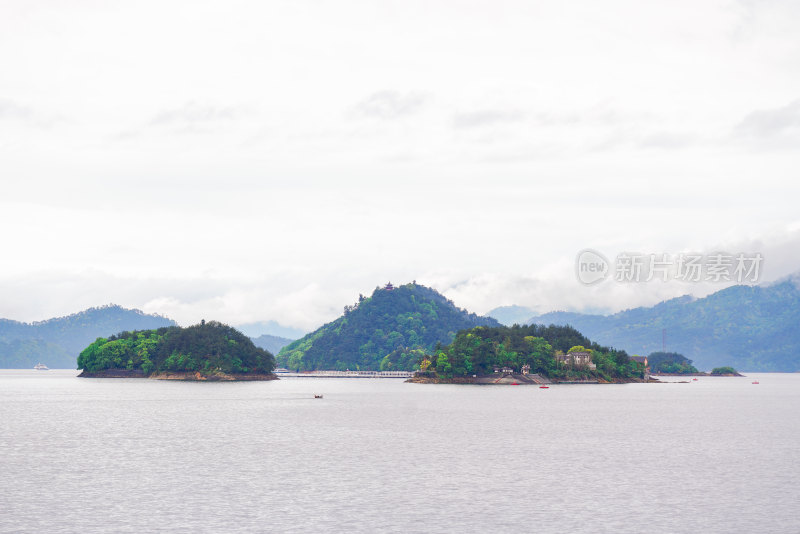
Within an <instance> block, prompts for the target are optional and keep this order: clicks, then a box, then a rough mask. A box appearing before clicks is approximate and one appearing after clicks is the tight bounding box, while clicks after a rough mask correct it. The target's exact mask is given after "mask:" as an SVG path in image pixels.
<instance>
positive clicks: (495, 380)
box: [406, 374, 663, 386]
mask: <svg viewBox="0 0 800 534" xmlns="http://www.w3.org/2000/svg"><path fill="white" fill-rule="evenodd" d="M532 376H533V375H517V374H513V375H505V376H502V377H497V376H492V375H488V376H478V377H472V376H458V377H453V378H441V377H436V376H413V377H411V378H409V379H408V380H406V382H411V383H413V384H476V385H481V384H482V385H517V386H523V385H545V384H547V385H551V384H642V383H655V384H662V383H663V382H661V381H660V380H658V379H657V378H653V377H650V378H648V379H647V380H645V379H643V378H617V379H613V380H612V381H610V382H609V381H607V380H604V379H602V378H597V379H594V380H579V381H576V380H558V379H553V378H547V377H540V376H538V375H536V377H537V378H535V379H534V378H531V377H532Z"/></svg>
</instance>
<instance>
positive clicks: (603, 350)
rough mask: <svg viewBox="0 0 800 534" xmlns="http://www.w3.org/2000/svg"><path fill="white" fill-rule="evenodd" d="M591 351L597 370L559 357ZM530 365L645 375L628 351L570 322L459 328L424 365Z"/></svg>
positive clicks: (455, 368)
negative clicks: (596, 340)
mask: <svg viewBox="0 0 800 534" xmlns="http://www.w3.org/2000/svg"><path fill="white" fill-rule="evenodd" d="M577 351H581V352H583V351H587V352H590V353H591V355H592V362H593V363H594V364H596V366H597V368H596V369H590V368H588V367H576V366H572V365H569V364H565V363H563V362H562V363H559V362H557V361H556V358H555V356H556V353H557V352H561V353H569V352H577ZM523 365H530V372H531V373H539V374H542V375H544V376H548V377H551V378H561V379H567V380H570V379H575V380H580V379H584V378H597V377H599V378H603V379H605V380H613V379H616V378H631V377H641V376H642V374H643V371H644V367H643V366H642V364H639V363H637V362H636V361H634V360H631V359H630V358H629V357H628V355H627V354H626V353H625V351H621V350H615V349H612V348H609V347H602V346H600V345H598V344H597V343H594V342H592V341H590V340H589V339H588V338H587V337H586V336H584V335H583V334H581V333H580V332H578V331H577V330H575V329H574V328H572V327H569V326H554V325H550V326H544V325H530V326H519V325H514V326H512V327H506V326H500V327H479V328H472V329H470V330H465V331H462V332H459V333H458V335H457V336H456V338H455V339H454V340H453V342H452V343H451V344H450V345H448V346H445V347H441V346H440V347H437V350H435V351H433V353H432V354H430V355H427V356H425V357H424V358H423V360H422V362H421V364H420V368H421V369H422V370H423V371H425V372H427V373H428V374H435V375H438V376H439V377H443V378H452V377H457V376H471V375H473V374H475V375H486V374H489V373H492V372H493V371H494V368H496V367H510V368H511V369H513V370H514V371H517V372H519V371H520V370H521V368H522V366H523Z"/></svg>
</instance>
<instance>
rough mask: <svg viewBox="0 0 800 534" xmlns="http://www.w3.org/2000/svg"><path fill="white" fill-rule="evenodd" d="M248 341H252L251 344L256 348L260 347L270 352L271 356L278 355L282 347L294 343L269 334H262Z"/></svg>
mask: <svg viewBox="0 0 800 534" xmlns="http://www.w3.org/2000/svg"><path fill="white" fill-rule="evenodd" d="M250 339H252V340H253V343H255V345H256V347H260V348H262V349H264V350H266V351H269V352H271V353H272V354H278V353H279V352H280V351H281V349H282V348H283V347H285V346H286V345H288V344H289V343H291V342H292V341H294V339H289V338H285V337H280V336H271V335H269V334H262V335H260V336H258V337H251V338H250Z"/></svg>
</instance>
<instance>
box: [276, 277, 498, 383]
mask: <svg viewBox="0 0 800 534" xmlns="http://www.w3.org/2000/svg"><path fill="white" fill-rule="evenodd" d="M497 324H498V323H497V321H495V320H494V319H491V318H487V317H479V316H477V315H475V314H471V313H467V312H466V311H464V310H461V309H459V308H457V307H456V306H455V305H454V304H453V303H452V302H451V301H449V300H447V299H446V298H445V297H444V296H442V295H441V294H439V293H437V292H436V291H435V290H433V289H431V288H428V287H425V286H421V285H418V284H416V283H411V284H406V285H404V286H400V287H397V288H394V289H392V290H388V289H385V288H375V291H374V292H373V293H372V296H370V297H364V296H363V295H361V296H360V297H359V300H358V302H356V303H355V304H354V305H352V306H345V310H344V315H342V316H341V317H339V318H338V319H336V320H335V321H333V322H331V323H328V324H326V325H324V326H322V327H321V328H319V329H318V330H316V331H314V332H312V333H310V334H308V335H307V336H305V337H303V338H302V339H298V340H297V341H295V342H293V343H291V344H289V345H287V346H286V347H284V348H283V349H282V350H281V352H280V353H279V354H278V358H277V359H278V365H280V366H282V367H287V368H289V369H292V370H304V371H306V370H307V371H311V370H315V369H333V370H345V369H352V370H381V369H383V370H411V369H413V368H414V365H415V364H416V363H417V362H418V358H417V355H416V354H415V353H414V352H413V351H415V350H423V351H425V350H427V351H430V350H432V349H433V347H434V346H435V345H436V344H437V343H449V342H450V341H452V339H453V337H454V336H455V333H456V332H458V331H459V330H464V329H466V328H472V327H475V326H481V325H487V326H493V325H497Z"/></svg>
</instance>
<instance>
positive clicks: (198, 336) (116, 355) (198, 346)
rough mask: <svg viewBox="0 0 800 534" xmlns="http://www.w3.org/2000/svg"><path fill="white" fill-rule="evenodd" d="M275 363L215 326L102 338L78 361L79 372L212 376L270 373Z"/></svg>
mask: <svg viewBox="0 0 800 534" xmlns="http://www.w3.org/2000/svg"><path fill="white" fill-rule="evenodd" d="M274 367H275V359H274V358H273V356H272V354H270V353H269V352H267V351H265V350H263V349H260V348H258V347H256V346H255V345H254V344H253V342H252V340H250V338H248V337H247V336H245V335H244V334H242V333H241V332H239V331H238V330H236V329H234V328H231V327H230V326H227V325H224V324H222V323H218V322H216V321H210V322H202V323H201V324H198V325H194V326H190V327H188V328H180V327H178V326H171V327H164V328H159V329H157V330H144V331H136V332H122V333H121V334H117V335H114V336H111V337H109V338H107V339H106V338H99V339H97V340H96V341H95V342H94V343H92V344H91V345H89V346H88V347H87V348H86V349H85V350H84V351H83V352H81V354H80V356H79V357H78V368H79V369H85V370H87V371H90V372H94V371H100V370H104V369H128V370H141V371H143V372H144V373H145V374H150V373H153V372H160V371H192V372H194V371H199V372H201V373H209V372H213V371H222V372H224V373H271V372H272V370H273V369H274Z"/></svg>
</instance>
